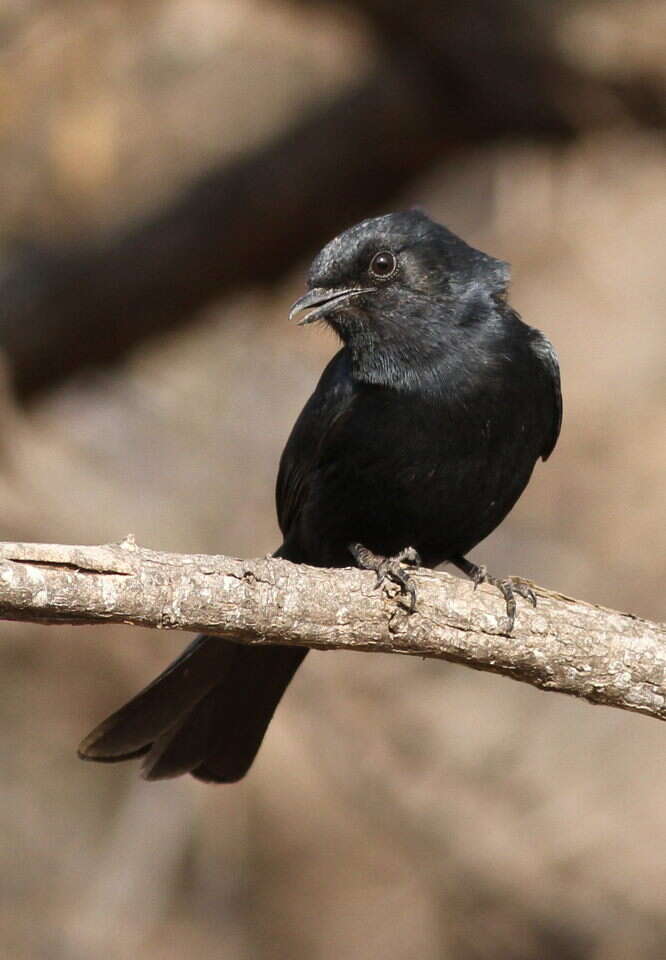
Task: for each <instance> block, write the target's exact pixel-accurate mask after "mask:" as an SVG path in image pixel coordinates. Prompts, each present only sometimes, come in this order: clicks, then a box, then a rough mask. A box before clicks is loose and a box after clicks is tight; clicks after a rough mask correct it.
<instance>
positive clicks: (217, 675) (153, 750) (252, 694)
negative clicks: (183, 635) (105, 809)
mask: <svg viewBox="0 0 666 960" xmlns="http://www.w3.org/2000/svg"><path fill="white" fill-rule="evenodd" d="M306 653H307V649H306V648H304V647H283V646H280V647H277V646H275V647H267V646H257V647H250V646H244V645H242V644H236V643H232V642H231V641H229V640H223V639H222V638H221V637H206V636H200V637H197V638H196V640H194V641H193V642H192V643H191V644H190V645H189V646H188V647H187V648H186V649H185V650H184V651H183V653H182V654H181V655H180V656H179V657H178V659H177V660H174V662H173V663H172V664H170V666H168V667H167V668H166V670H164V672H163V673H161V674H160V675H159V676H158V677H156V679H155V680H153V682H152V683H150V684H149V685H148V686H147V687H145V689H143V690H142V691H141V692H140V693H138V694H137V695H136V696H135V697H134V698H133V699H132V700H130V701H129V702H128V703H126V704H125V705H124V706H123V707H121V708H120V709H119V710H117V711H116V712H115V713H113V714H111V716H110V717H107V719H106V720H104V721H103V722H102V723H100V725H99V726H98V727H96V728H95V729H94V730H93V731H92V733H89V734H88V736H87V737H86V738H85V739H84V740H83V741H82V742H81V745H80V746H79V751H78V752H79V756H80V757H81V758H82V759H84V760H97V761H99V762H102V763H117V762H119V761H121V760H131V759H132V758H134V757H143V758H144V760H143V776H144V777H145V778H146V779H147V780H159V779H165V778H167V777H177V776H179V775H180V774H183V773H191V774H192V775H193V776H195V777H197V778H198V779H199V780H207V781H214V782H216V783H232V782H233V781H235V780H240V779H241V777H243V776H244V775H245V774H246V773H247V771H248V770H249V768H250V766H251V764H252V761H253V760H254V758H255V756H256V753H257V751H258V749H259V747H260V746H261V741H262V740H263V738H264V734H265V732H266V728H267V727H268V724H269V723H270V720H271V717H272V716H273V713H274V712H275V708H276V707H277V705H278V703H279V702H280V698H281V697H282V694H283V693H284V691H285V690H286V688H287V686H288V685H289V681H290V680H291V678H292V677H293V675H294V673H295V671H296V669H297V668H298V666H299V664H300V663H301V661H302V660H303V657H304V656H305V654H306Z"/></svg>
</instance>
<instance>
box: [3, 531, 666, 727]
mask: <svg viewBox="0 0 666 960" xmlns="http://www.w3.org/2000/svg"><path fill="white" fill-rule="evenodd" d="M414 576H415V578H416V582H417V590H418V605H417V611H416V613H414V614H412V615H409V614H408V613H407V612H406V610H405V609H403V607H402V606H401V604H400V600H399V598H396V597H394V596H393V597H387V596H386V594H384V593H382V592H381V591H376V590H375V589H373V587H374V577H373V574H370V573H367V572H361V571H360V570H354V569H344V570H327V569H321V568H315V567H308V566H305V565H302V564H293V563H288V562H287V561H285V560H277V559H274V558H272V557H267V558H263V559H260V560H237V559H234V558H231V557H222V556H198V555H193V556H188V555H184V554H173V553H158V552H156V551H153V550H146V549H143V548H139V547H138V546H137V545H136V543H135V542H134V540H133V539H132V538H131V537H130V538H127V539H126V540H124V541H123V542H122V543H120V544H108V545H105V546H96V547H83V546H64V545H60V544H35V543H0V618H3V619H6V620H27V621H30V622H33V623H67V624H99V623H127V624H133V625H136V626H143V627H156V628H157V629H169V630H191V631H196V632H199V631H201V632H205V633H209V634H215V635H218V636H221V637H227V638H229V639H232V640H235V641H237V642H240V643H273V644H287V645H294V646H306V647H316V648H317V649H320V650H335V649H345V650H367V651H374V652H383V653H404V654H411V655H413V656H419V657H433V658H438V659H442V660H450V661H452V662H454V663H464V664H467V665H468V666H470V667H474V668H475V669H477V670H489V671H492V672H494V673H501V674H504V675H506V676H509V677H513V678H514V679H515V680H522V681H524V682H525V683H530V684H532V685H533V686H535V687H539V688H541V689H542V690H557V691H560V692H562V693H569V694H573V695H575V696H578V697H583V698H584V699H586V700H589V701H590V702H591V703H602V704H606V705H607V706H613V707H620V708H622V709H625V710H634V711H637V712H639V713H644V714H647V715H649V716H652V717H656V718H658V719H660V720H666V626H664V625H663V624H657V623H651V622H649V621H647V620H641V619H639V618H638V617H633V616H631V615H629V614H625V613H618V612H616V611H613V610H607V609H605V608H603V607H599V606H595V605H593V604H589V603H583V602H581V601H579V600H573V599H572V598H571V597H566V596H564V595H562V594H558V593H553V592H551V591H548V590H544V589H542V588H540V587H536V586H534V585H532V586H534V590H535V592H536V594H537V597H538V605H537V609H536V610H533V609H532V608H531V607H529V606H528V605H527V604H525V605H522V606H521V607H520V611H519V615H518V618H517V621H516V627H515V630H514V633H513V634H512V635H511V636H506V635H505V634H504V633H503V632H502V631H503V623H504V603H503V601H502V599H501V597H500V596H499V595H498V593H497V591H496V590H494V589H493V588H490V587H487V586H482V587H481V588H480V589H479V590H478V591H476V592H475V591H474V590H473V588H472V586H471V584H469V583H468V582H466V581H463V580H460V579H457V578H455V577H452V576H450V575H449V574H446V573H442V572H439V571H430V570H419V571H417V572H416V573H415V574H414Z"/></svg>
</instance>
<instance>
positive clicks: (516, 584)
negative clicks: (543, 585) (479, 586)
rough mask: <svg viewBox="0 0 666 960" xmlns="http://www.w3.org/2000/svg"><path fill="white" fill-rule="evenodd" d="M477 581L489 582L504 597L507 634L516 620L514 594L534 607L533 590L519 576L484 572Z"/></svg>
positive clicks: (511, 630) (535, 602) (511, 631)
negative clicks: (496, 575)
mask: <svg viewBox="0 0 666 960" xmlns="http://www.w3.org/2000/svg"><path fill="white" fill-rule="evenodd" d="M479 582H481V583H489V584H490V585H491V586H493V587H497V589H498V590H499V591H500V593H501V594H502V596H503V597H504V602H505V603H506V629H505V632H506V633H508V634H509V633H513V628H514V625H515V622H516V596H519V597H522V598H523V599H524V600H527V602H528V603H530V604H531V605H532V606H533V607H536V604H537V600H536V595H535V593H534V590H532V588H531V587H529V586H528V585H527V584H526V583H525V581H524V580H521V579H520V577H502V578H499V577H491V576H490V574H488V573H487V572H484V576H483V579H482V580H481V581H479Z"/></svg>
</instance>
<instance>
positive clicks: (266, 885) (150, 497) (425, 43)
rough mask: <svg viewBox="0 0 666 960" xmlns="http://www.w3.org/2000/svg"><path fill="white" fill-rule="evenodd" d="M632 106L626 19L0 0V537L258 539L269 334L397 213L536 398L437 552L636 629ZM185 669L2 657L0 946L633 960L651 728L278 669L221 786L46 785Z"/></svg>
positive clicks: (467, 694)
mask: <svg viewBox="0 0 666 960" xmlns="http://www.w3.org/2000/svg"><path fill="white" fill-rule="evenodd" d="M665 80H666V6H665V5H664V3H663V2H650V0H605V2H603V0H598V2H595V0H570V2H567V0H549V2H545V0H532V2H528V0H469V2H462V0H447V2H441V0H411V2H410V3H408V4H398V3H391V2H389V0H356V2H352V3H349V4H348V5H346V4H338V3H326V2H319V3H308V2H305V0H303V2H298V0H293V2H289V0H132V2H127V0H3V3H2V5H1V7H0V359H1V367H0V370H1V374H2V375H1V377H0V415H1V416H2V430H1V431H0V514H1V515H2V518H3V528H2V537H3V539H7V540H11V539H17V540H54V541H62V542H70V543H77V542H78V543H99V542H105V541H113V540H120V539H121V538H122V537H124V536H125V535H126V534H128V533H133V534H134V535H135V536H136V538H137V540H138V541H139V542H140V543H141V544H142V545H145V546H150V547H153V548H156V549H164V550H182V551H185V552H198V551H202V552H218V553H228V554H234V555H240V556H255V555H261V554H265V553H267V552H268V551H270V550H271V549H273V548H274V547H275V546H276V544H277V543H278V537H279V534H278V531H277V527H276V522H275V518H274V507H273V486H274V478H275V474H276V469H277V463H278V459H279V455H280V451H281V448H282V445H283V443H284V441H285V439H286V437H287V434H288V431H289V429H290V426H291V424H292V422H293V420H294V418H295V416H296V415H297V413H298V412H299V410H300V408H301V406H302V404H303V402H304V400H305V399H306V397H307V396H308V394H309V392H310V391H311V389H312V388H313V386H314V384H315V382H316V380H317V377H318V375H319V372H320V371H321V369H322V367H323V365H324V363H325V362H326V360H327V359H328V358H329V357H330V356H331V355H332V353H333V352H334V351H335V350H336V348H337V347H336V343H335V341H334V339H333V337H332V335H326V334H325V333H323V332H321V331H319V330H305V331H304V330H300V329H297V328H295V327H293V326H290V325H289V324H288V323H287V321H286V316H287V310H288V305H289V304H290V302H291V301H292V300H294V299H295V298H296V297H297V296H299V295H300V293H301V292H302V290H303V285H304V276H305V272H306V269H307V264H308V261H309V258H310V257H311V256H312V254H313V253H314V252H316V250H317V249H318V248H319V247H320V246H321V245H322V244H323V243H324V242H326V241H327V240H328V239H330V237H331V236H333V235H334V234H335V233H336V232H338V231H339V230H340V229H342V228H344V227H346V226H348V225H350V224H351V223H353V222H355V221H356V220H359V219H361V218H362V217H365V216H368V215H372V214H375V213H383V212H387V211H389V210H393V209H399V208H405V207H407V206H411V205H418V206H421V207H423V208H424V209H425V210H426V211H427V212H428V213H429V214H430V215H431V216H433V217H434V218H436V219H439V220H441V221H443V222H444V223H446V224H447V225H448V226H449V227H451V228H452V229H453V230H454V231H456V232H458V233H460V234H462V236H463V237H465V238H466V239H467V240H468V241H469V242H471V243H473V244H474V245H476V246H479V247H480V248H482V249H483V250H486V251H488V252H489V253H492V254H493V255H495V256H498V257H501V258H502V259H504V260H508V261H510V262H511V263H512V265H513V276H514V283H513V293H512V302H513V303H514V304H515V306H516V307H517V308H518V309H519V310H520V311H521V313H522V314H523V315H524V316H525V318H526V319H527V320H528V322H530V323H532V324H534V325H536V326H538V327H540V328H542V329H543V330H544V331H545V332H546V333H547V334H548V336H549V337H551V338H552V340H553V341H554V343H555V345H556V347H557V349H558V351H559V354H560V359H561V364H562V370H563V387H564V398H565V419H564V427H563V433H562V437H561V440H560V444H559V446H558V448H557V450H556V452H555V454H554V456H553V458H552V460H551V461H549V462H548V464H547V465H545V466H543V465H541V466H538V467H537V469H536V471H535V475H534V478H533V481H532V484H531V485H530V487H529V490H528V491H527V493H526V494H525V495H524V496H523V498H522V499H521V501H520V503H519V505H518V506H517V507H516V509H515V510H514V512H513V513H512V515H511V517H510V518H509V519H508V520H507V521H506V522H505V523H504V524H503V526H502V528H501V529H500V530H499V531H497V532H496V533H495V534H494V535H493V536H492V537H491V538H490V539H489V540H488V541H487V542H486V543H485V544H483V545H482V546H481V547H479V548H477V550H476V552H475V554H474V555H475V556H476V557H477V558H478V559H480V560H482V561H483V562H484V563H486V564H488V565H489V567H491V569H492V570H494V571H498V572H503V573H520V574H524V575H526V576H528V577H530V578H532V579H534V580H536V581H537V582H539V583H542V584H544V585H545V586H549V587H552V588H555V589H558V590H561V591H564V592H566V593H570V594H572V595H574V596H578V597H582V598H586V599H588V600H592V601H596V602H599V603H602V604H606V605H609V606H612V607H617V608H620V609H624V610H628V611H631V612H633V613H636V614H639V615H643V616H647V617H652V618H662V619H663V617H664V599H663V598H664V585H663V582H664V575H665V573H666V570H665V569H664V566H665V565H664V543H663V531H664V529H665V527H666V501H665V498H664V494H663V482H664V481H663V478H664V473H665V471H666V442H665V441H666V403H665V402H664V401H665V400H666V378H665V376H664V369H665V366H664V361H665V359H666V342H665V340H666V337H665V334H664V307H665V303H666V256H665V252H664V223H665V221H666V189H665V188H666V142H665V138H664V129H665V120H666V83H665ZM185 639H186V638H184V637H182V636H172V635H163V634H158V633H155V632H149V631H139V630H130V629H129V628H121V627H108V628H106V629H105V630H101V629H100V628H98V629H86V628H77V629H74V628H68V629H65V628H56V627H53V628H50V629H44V628H37V627H32V626H30V625H15V624H9V623H5V624H3V625H2V631H1V639H0V672H1V674H2V677H3V681H2V697H1V698H0V771H1V775H0V782H1V787H0V953H1V954H2V956H4V957H8V958H15V960H32V958H49V960H61V958H62V960H70V958H72V960H78V958H90V957H105V958H111V960H114V958H125V957H136V956H140V957H142V958H148V960H150V958H160V960H169V958H173V960H176V958H182V957H186V956H197V957H199V958H201V960H207V958H216V960H217V958H224V960H254V958H257V960H264V958H276V960H281V958H284V960H299V958H316V960H334V958H335V960H339V958H341V957H342V958H347V957H350V958H351V957H353V958H368V960H370V958H377V957H381V958H383V960H407V958H409V960H411V958H415V957H418V958H421V960H435V958H437V960H439V958H442V960H449V958H455V960H543V958H560V960H583V958H590V960H601V958H603V960H626V958H655V960H663V957H664V956H666V764H665V763H664V758H665V756H666V729H665V728H664V727H663V726H662V725H661V724H659V723H656V722H654V721H652V720H649V721H648V720H645V719H642V718H640V717H637V716H633V715H631V714H624V713H621V712H619V711H612V710H609V709H603V708H600V709H591V708H590V707H589V706H588V705H586V704H583V703H579V702H577V701H574V700H571V699H567V698H564V697H560V696H552V697H550V696H548V695H546V694H544V693H541V692H537V691H536V690H533V689H531V688H529V687H525V686H521V685H518V684H512V683H510V682H508V681H507V680H505V679H501V678H498V677H493V676H488V675H481V674H477V673H475V672H473V671H471V670H469V669H464V668H462V667H454V666H450V665H446V664H443V663H435V662H432V661H430V662H421V661H419V660H417V659H415V658H409V659H408V658H404V657H400V658H398V657H396V658H391V657H382V656H364V655H359V654H342V653H339V654H328V655H326V656H325V655H323V654H321V653H315V654H312V655H311V656H310V657H309V658H308V660H307V662H306V664H305V666H304V668H303V669H302V670H301V671H300V672H299V674H298V676H297V678H296V680H295V681H294V683H293V685H292V687H291V688H290V690H289V693H288V695H287V697H286V698H285V701H284V703H283V705H282V706H281V708H280V710H279V711H278V715H277V718H276V720H275V721H274V722H273V725H272V726H271V728H270V732H269V734H268V737H267V740H266V742H265V744H264V747H263V749H262V751H261V753H260V755H259V759H258V761H257V763H256V765H255V767H254V768H253V770H252V771H251V775H250V776H249V777H248V779H247V780H246V781H244V782H242V783H241V784H239V785H237V786H234V787H229V788H224V787H218V788H212V787H206V786H203V785H201V784H198V783H196V782H195V781H194V780H192V779H191V778H187V779H185V778H183V779H180V780H177V781H172V782H168V783H162V784H146V783H143V782H142V781H140V780H139V778H138V771H137V768H136V766H135V765H123V766H121V767H104V766H98V765H90V764H83V763H81V762H79V761H78V760H77V758H76V755H75V747H76V744H77V743H78V741H79V739H80V737H81V736H82V735H83V734H84V733H87V732H88V730H89V728H90V727H91V726H92V725H93V724H95V723H96V722H97V721H98V720H100V719H101V718H102V717H103V716H104V715H105V714H106V713H108V712H109V711H111V710H112V709H114V708H115V707H116V706H118V705H119V704H120V702H121V701H123V700H124V699H125V698H127V697H128V696H129V695H131V694H132V693H134V692H135V691H136V690H137V689H138V688H139V686H141V685H143V684H144V683H145V682H147V681H148V680H149V679H150V678H151V677H152V676H153V675H154V674H155V673H156V671H158V670H159V669H161V668H162V666H163V665H165V664H166V662H167V661H168V660H169V659H170V658H171V657H172V655H174V654H175V653H176V651H178V650H179V649H180V648H181V647H182V646H183V644H184V640H185Z"/></svg>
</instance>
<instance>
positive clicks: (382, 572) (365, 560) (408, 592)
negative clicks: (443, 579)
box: [349, 543, 421, 613]
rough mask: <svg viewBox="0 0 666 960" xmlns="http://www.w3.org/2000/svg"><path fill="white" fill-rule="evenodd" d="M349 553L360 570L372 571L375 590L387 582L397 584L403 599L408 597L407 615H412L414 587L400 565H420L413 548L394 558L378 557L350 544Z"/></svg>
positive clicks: (360, 546)
mask: <svg viewBox="0 0 666 960" xmlns="http://www.w3.org/2000/svg"><path fill="white" fill-rule="evenodd" d="M349 551H350V553H351V554H352V556H353V557H354V559H355V560H356V563H357V564H358V565H359V567H360V568H361V570H374V572H375V576H376V579H375V586H374V589H375V590H378V589H379V587H381V586H382V585H383V584H385V583H386V582H387V581H390V582H391V583H395V584H397V586H399V587H400V593H401V594H402V595H403V597H409V602H408V603H407V604H406V606H407V609H408V611H409V613H414V611H415V610H416V587H415V585H414V581H413V580H412V578H411V577H410V575H409V574H408V573H406V571H405V570H404V569H403V567H402V566H401V564H406V565H407V566H410V567H418V566H420V565H421V557H420V556H419V554H418V551H416V550H415V549H414V547H406V548H405V549H404V550H401V551H400V553H398V554H396V556H395V557H382V556H379V555H377V554H375V553H372V551H371V550H368V548H367V547H364V546H363V545H362V544H360V543H351V544H350V545H349Z"/></svg>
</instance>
